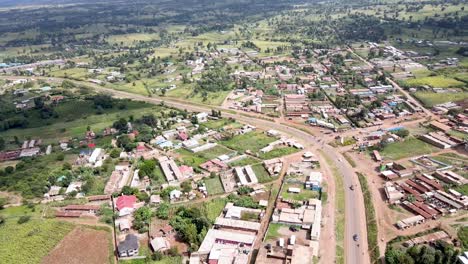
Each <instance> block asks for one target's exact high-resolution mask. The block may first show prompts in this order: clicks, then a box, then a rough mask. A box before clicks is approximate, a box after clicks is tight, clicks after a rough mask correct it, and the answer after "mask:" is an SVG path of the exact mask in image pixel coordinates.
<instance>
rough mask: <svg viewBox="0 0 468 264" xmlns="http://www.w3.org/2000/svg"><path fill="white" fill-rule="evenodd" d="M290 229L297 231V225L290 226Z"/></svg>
mask: <svg viewBox="0 0 468 264" xmlns="http://www.w3.org/2000/svg"><path fill="white" fill-rule="evenodd" d="M289 230H290V231H292V232H297V231H298V230H297V227H295V226H290V227H289Z"/></svg>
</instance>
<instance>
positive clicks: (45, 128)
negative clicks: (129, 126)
mask: <svg viewBox="0 0 468 264" xmlns="http://www.w3.org/2000/svg"><path fill="white" fill-rule="evenodd" d="M130 104H131V105H132V106H131V107H128V108H127V110H125V111H122V110H119V109H118V108H117V107H114V109H110V110H107V111H104V113H102V114H98V113H96V109H95V108H94V107H93V106H92V105H91V104H90V103H89V102H70V103H66V104H63V105H59V106H58V107H57V109H56V111H57V112H58V115H59V118H52V119H48V120H43V119H41V118H39V117H35V118H33V115H31V117H30V120H31V121H30V126H31V127H29V128H25V129H9V130H7V131H3V132H0V136H1V137H4V138H5V139H8V140H12V139H13V137H14V136H17V137H18V138H19V139H20V140H21V139H25V138H28V137H37V136H38V135H40V138H41V139H42V140H43V143H44V144H49V143H57V139H61V138H71V137H84V133H85V132H86V129H87V127H88V126H90V127H91V129H93V130H94V131H95V132H100V131H102V130H103V129H104V128H106V127H109V126H111V125H112V124H113V122H115V121H116V120H118V119H119V118H127V117H129V116H131V115H133V116H134V117H135V118H138V117H141V116H142V115H145V114H149V113H154V112H157V111H158V110H160V109H161V108H159V107H155V106H150V105H146V104H141V103H139V104H138V103H137V102H132V103H130ZM76 109H80V111H76Z"/></svg>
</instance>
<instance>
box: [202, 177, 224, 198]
mask: <svg viewBox="0 0 468 264" xmlns="http://www.w3.org/2000/svg"><path fill="white" fill-rule="evenodd" d="M203 181H204V182H205V184H206V190H207V191H208V194H209V195H214V194H221V193H224V189H223V185H222V184H221V179H220V178H219V176H216V177H214V178H211V177H210V178H205V179H204V180H203Z"/></svg>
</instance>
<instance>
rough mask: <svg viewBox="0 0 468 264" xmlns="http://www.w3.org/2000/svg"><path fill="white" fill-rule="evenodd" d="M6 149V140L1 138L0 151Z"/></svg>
mask: <svg viewBox="0 0 468 264" xmlns="http://www.w3.org/2000/svg"><path fill="white" fill-rule="evenodd" d="M3 149H5V140H4V139H3V138H1V137H0V150H3Z"/></svg>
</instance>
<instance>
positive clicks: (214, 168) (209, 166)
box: [200, 159, 228, 172]
mask: <svg viewBox="0 0 468 264" xmlns="http://www.w3.org/2000/svg"><path fill="white" fill-rule="evenodd" d="M200 168H202V169H204V170H206V171H208V172H220V171H223V170H226V169H227V168H228V165H226V164H225V163H224V162H222V161H220V160H218V159H212V160H209V161H207V162H205V163H202V164H200Z"/></svg>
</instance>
